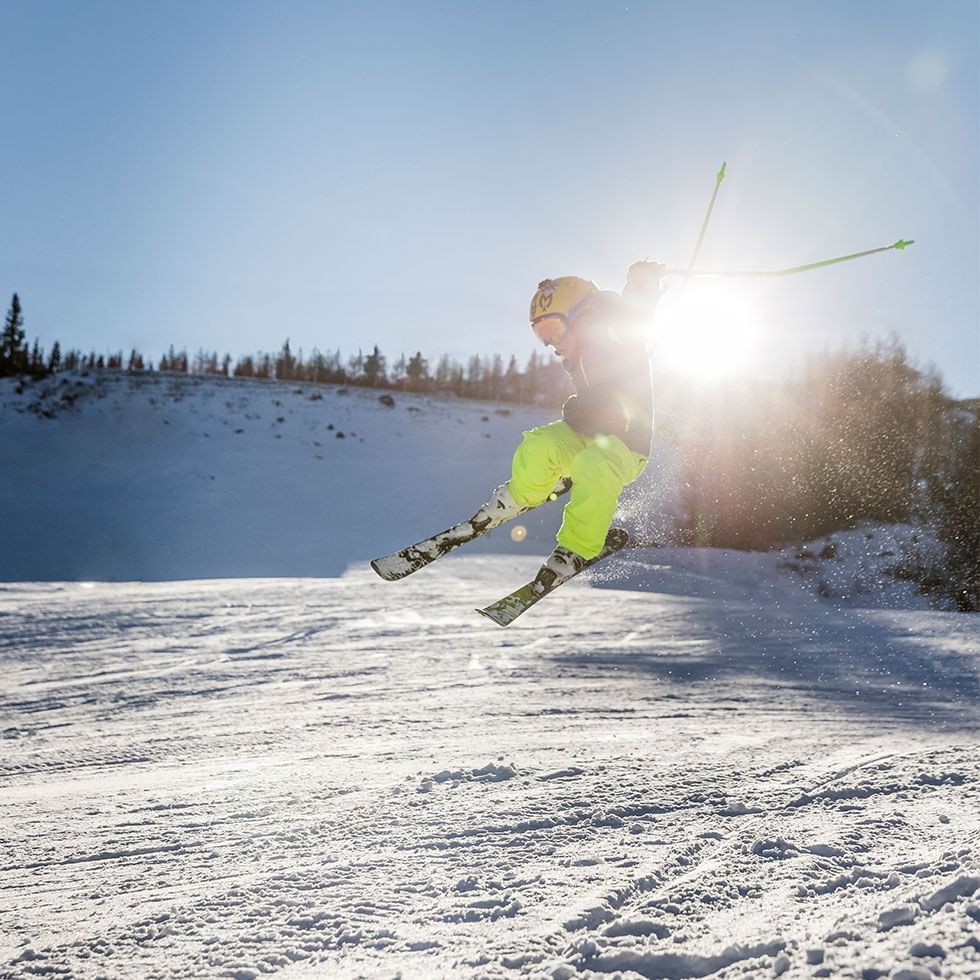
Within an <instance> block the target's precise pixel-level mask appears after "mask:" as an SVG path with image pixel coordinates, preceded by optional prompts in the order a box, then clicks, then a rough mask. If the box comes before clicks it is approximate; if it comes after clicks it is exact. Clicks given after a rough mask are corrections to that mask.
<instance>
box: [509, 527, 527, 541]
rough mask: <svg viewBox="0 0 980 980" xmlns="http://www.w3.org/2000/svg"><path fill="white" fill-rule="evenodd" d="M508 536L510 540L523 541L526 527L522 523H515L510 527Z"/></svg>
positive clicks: (525, 535)
mask: <svg viewBox="0 0 980 980" xmlns="http://www.w3.org/2000/svg"><path fill="white" fill-rule="evenodd" d="M510 537H511V540H512V541H517V542H521V541H523V540H524V539H525V538H526V537H527V528H526V527H525V526H524V525H523V524H515V525H514V526H513V527H512V528H511V529H510Z"/></svg>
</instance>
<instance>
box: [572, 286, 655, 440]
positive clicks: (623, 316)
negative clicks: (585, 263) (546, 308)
mask: <svg viewBox="0 0 980 980" xmlns="http://www.w3.org/2000/svg"><path fill="white" fill-rule="evenodd" d="M644 313H645V315H643V314H644ZM651 315H652V310H651V309H649V306H648V308H647V309H646V310H645V311H639V312H638V310H637V307H636V305H634V303H631V302H630V301H629V300H628V299H627V298H626V297H624V296H620V295H619V294H618V293H613V292H605V291H604V292H602V293H600V294H599V301H598V303H597V308H596V312H595V313H594V315H593V316H592V318H591V319H590V320H589V322H587V323H585V324H584V325H583V326H582V327H581V328H580V329H581V330H582V337H581V349H580V353H579V356H578V357H576V358H574V359H571V358H566V359H565V360H563V361H562V367H563V368H564V369H565V372H566V373H567V374H568V376H569V377H570V378H571V379H572V382H573V384H574V385H575V394H574V395H572V396H571V397H570V398H569V399H567V400H566V402H565V404H564V405H563V406H562V417H563V418H564V420H565V421H566V422H567V423H568V424H569V425H570V426H571V427H572V428H573V429H574V430H575V431H576V432H579V433H581V434H582V435H584V436H598V435H607V436H618V437H619V438H620V439H622V440H623V442H624V443H626V445H627V446H628V447H629V448H630V449H632V450H633V451H634V452H637V453H639V454H640V455H641V456H649V455H650V440H651V439H652V438H653V382H652V379H651V377H650V357H649V355H648V354H647V351H646V337H645V332H646V328H647V327H648V326H649V318H650V316H651Z"/></svg>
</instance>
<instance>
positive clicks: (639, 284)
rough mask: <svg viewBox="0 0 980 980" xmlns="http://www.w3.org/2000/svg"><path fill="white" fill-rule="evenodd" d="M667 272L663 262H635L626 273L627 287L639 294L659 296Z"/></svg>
mask: <svg viewBox="0 0 980 980" xmlns="http://www.w3.org/2000/svg"><path fill="white" fill-rule="evenodd" d="M666 271H667V266H665V265H664V264H663V263H662V262H634V263H633V264H632V265H631V266H630V267H629V270H628V271H627V273H626V285H627V287H628V288H629V289H631V290H636V291H637V292H639V293H646V294H655V295H659V294H660V293H661V292H662V290H663V284H662V280H663V277H664V274H665V273H666Z"/></svg>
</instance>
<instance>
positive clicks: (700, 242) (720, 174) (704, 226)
mask: <svg viewBox="0 0 980 980" xmlns="http://www.w3.org/2000/svg"><path fill="white" fill-rule="evenodd" d="M724 179H725V163H724V162H722V165H721V169H720V170H719V171H718V173H716V174H715V189H714V191H712V194H711V200H710V201H709V202H708V213H707V214H706V215H705V216H704V222H703V223H702V225H701V234H700V235H698V242H697V244H696V245H695V246H694V254H693V255H692V256H691V261H690V262H688V264H687V272H686V275H691V272H692V271H693V269H694V264H695V263H696V262H697V260H698V255H700V254H701V246H702V245H703V244H704V233H705V232H706V231H707V230H708V222H709V221H710V220H711V212H712V211H713V210H714V208H715V199H716V198H717V197H718V188H719V187H721V182H722V181H723V180H724ZM673 271H674V270H672V269H668V270H667V272H666V273H665V275H669V274H670V273H671V272H673Z"/></svg>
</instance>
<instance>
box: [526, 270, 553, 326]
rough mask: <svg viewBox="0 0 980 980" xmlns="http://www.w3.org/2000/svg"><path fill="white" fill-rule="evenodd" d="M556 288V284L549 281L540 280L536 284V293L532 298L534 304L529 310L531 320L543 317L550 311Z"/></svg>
mask: <svg viewBox="0 0 980 980" xmlns="http://www.w3.org/2000/svg"><path fill="white" fill-rule="evenodd" d="M557 288H558V284H557V283H556V282H554V281H553V280H551V279H542V280H541V282H539V283H538V292H537V295H536V296H535V297H534V304H533V306H532V309H531V318H532V319H535V318H537V317H539V316H543V315H544V314H545V313H547V312H548V310H550V309H551V304H552V303H553V302H554V301H555V292H556V291H557Z"/></svg>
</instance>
